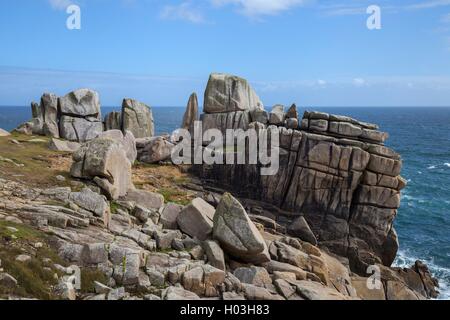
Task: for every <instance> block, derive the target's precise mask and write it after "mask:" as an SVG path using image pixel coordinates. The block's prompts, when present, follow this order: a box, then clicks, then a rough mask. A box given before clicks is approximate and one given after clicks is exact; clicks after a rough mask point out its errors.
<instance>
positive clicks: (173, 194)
mask: <svg viewBox="0 0 450 320" xmlns="http://www.w3.org/2000/svg"><path fill="white" fill-rule="evenodd" d="M158 193H159V194H161V195H162V196H163V197H164V200H165V202H173V203H177V204H181V205H183V206H186V205H188V204H189V203H190V202H191V199H190V198H189V196H188V195H187V194H186V193H185V192H183V191H181V190H177V189H172V188H161V189H159V190H158Z"/></svg>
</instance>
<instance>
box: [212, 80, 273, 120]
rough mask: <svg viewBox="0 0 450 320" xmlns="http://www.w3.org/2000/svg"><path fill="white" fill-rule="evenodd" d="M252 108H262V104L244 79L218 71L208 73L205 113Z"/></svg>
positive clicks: (248, 109)
mask: <svg viewBox="0 0 450 320" xmlns="http://www.w3.org/2000/svg"><path fill="white" fill-rule="evenodd" d="M254 109H260V110H263V109H264V106H263V104H262V102H261V101H260V99H259V97H258V96H257V94H256V92H255V91H254V90H253V89H252V88H251V86H250V85H249V84H248V82H247V81H246V80H245V79H242V78H239V77H236V76H232V75H227V74H219V73H213V74H211V75H210V77H209V81H208V85H207V87H206V91H205V99H204V106H203V111H204V112H205V113H221V112H233V111H250V110H254Z"/></svg>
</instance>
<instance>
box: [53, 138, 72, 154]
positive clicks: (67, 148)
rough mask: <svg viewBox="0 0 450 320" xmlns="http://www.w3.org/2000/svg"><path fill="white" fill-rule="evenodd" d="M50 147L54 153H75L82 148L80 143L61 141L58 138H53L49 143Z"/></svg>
mask: <svg viewBox="0 0 450 320" xmlns="http://www.w3.org/2000/svg"><path fill="white" fill-rule="evenodd" d="M48 147H49V149H50V150H53V151H61V152H71V153H73V152H75V151H77V150H78V149H79V148H80V144H79V143H78V142H72V141H65V140H59V139H56V138H52V139H50V141H49V144H48Z"/></svg>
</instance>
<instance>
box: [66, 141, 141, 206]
mask: <svg viewBox="0 0 450 320" xmlns="http://www.w3.org/2000/svg"><path fill="white" fill-rule="evenodd" d="M73 160H74V162H73V164H72V168H71V175H72V176H73V177H76V178H84V179H91V180H94V178H97V180H99V179H100V180H101V181H102V183H97V184H99V187H100V188H102V189H104V190H105V191H106V192H107V194H108V195H109V196H110V197H111V198H112V199H117V198H119V197H120V196H124V195H126V194H127V192H128V190H129V189H132V188H134V187H133V183H132V180H131V163H130V161H129V160H128V157H127V155H126V152H125V150H124V148H123V146H122V145H121V144H120V143H118V142H117V141H114V140H111V139H102V138H97V139H94V140H92V141H89V142H88V143H86V144H84V145H83V146H81V147H80V149H78V150H77V152H75V153H74V154H73Z"/></svg>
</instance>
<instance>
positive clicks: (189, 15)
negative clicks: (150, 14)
mask: <svg viewBox="0 0 450 320" xmlns="http://www.w3.org/2000/svg"><path fill="white" fill-rule="evenodd" d="M160 17H161V18H162V19H167V20H184V21H188V22H191V23H204V22H205V19H204V17H203V14H202V13H201V12H200V10H198V9H197V8H195V7H193V6H192V4H191V3H190V2H183V3H181V4H179V5H173V6H172V5H167V6H164V7H163V9H162V10H161V13H160Z"/></svg>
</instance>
